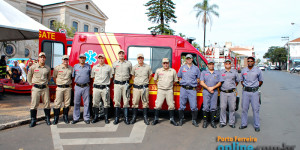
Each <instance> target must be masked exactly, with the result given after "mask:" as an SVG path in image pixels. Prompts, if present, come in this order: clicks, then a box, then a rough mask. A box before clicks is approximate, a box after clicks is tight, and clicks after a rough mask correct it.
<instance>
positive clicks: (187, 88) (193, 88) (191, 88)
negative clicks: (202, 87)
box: [181, 85, 196, 90]
mask: <svg viewBox="0 0 300 150" xmlns="http://www.w3.org/2000/svg"><path fill="white" fill-rule="evenodd" d="M181 87H183V88H185V89H186V90H196V87H192V86H186V85H181Z"/></svg>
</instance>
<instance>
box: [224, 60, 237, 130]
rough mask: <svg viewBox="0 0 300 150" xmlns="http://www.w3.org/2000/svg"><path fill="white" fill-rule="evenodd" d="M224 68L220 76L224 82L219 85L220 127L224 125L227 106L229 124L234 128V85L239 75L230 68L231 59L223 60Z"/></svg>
mask: <svg viewBox="0 0 300 150" xmlns="http://www.w3.org/2000/svg"><path fill="white" fill-rule="evenodd" d="M224 66H225V69H223V70H221V77H222V78H223V80H224V82H223V83H222V85H221V93H220V107H221V112H220V128H223V127H224V126H226V109H227V104H228V106H229V109H228V110H229V126H230V127H231V128H235V107H236V106H235V105H236V86H237V85H238V83H239V75H238V72H237V71H236V70H235V69H232V68H231V60H230V59H227V60H225V62H224Z"/></svg>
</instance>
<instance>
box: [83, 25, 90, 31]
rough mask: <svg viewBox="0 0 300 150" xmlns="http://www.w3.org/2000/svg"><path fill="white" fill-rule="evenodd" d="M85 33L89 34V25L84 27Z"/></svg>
mask: <svg viewBox="0 0 300 150" xmlns="http://www.w3.org/2000/svg"><path fill="white" fill-rule="evenodd" d="M83 32H89V26H88V25H86V24H85V25H84V26H83Z"/></svg>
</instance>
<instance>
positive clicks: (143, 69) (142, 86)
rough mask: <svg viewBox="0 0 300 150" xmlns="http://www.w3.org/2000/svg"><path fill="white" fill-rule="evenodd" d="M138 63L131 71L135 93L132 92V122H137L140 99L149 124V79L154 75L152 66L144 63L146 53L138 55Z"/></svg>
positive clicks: (146, 122)
mask: <svg viewBox="0 0 300 150" xmlns="http://www.w3.org/2000/svg"><path fill="white" fill-rule="evenodd" d="M137 61H138V64H136V65H135V66H134V67H133V68H132V71H131V75H132V80H133V94H132V106H131V107H132V111H133V115H132V120H131V121H130V123H131V124H134V123H135V122H136V117H137V110H138V108H139V103H140V99H141V101H142V103H143V116H144V123H145V124H146V125H149V120H148V110H149V88H148V85H149V81H150V79H151V77H152V70H151V67H150V66H149V65H148V64H146V63H144V55H143V54H138V55H137Z"/></svg>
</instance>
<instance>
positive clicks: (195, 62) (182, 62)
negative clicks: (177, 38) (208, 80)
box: [181, 53, 198, 66]
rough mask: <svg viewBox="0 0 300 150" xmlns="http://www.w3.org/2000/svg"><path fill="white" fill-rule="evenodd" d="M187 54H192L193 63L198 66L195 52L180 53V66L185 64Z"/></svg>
mask: <svg viewBox="0 0 300 150" xmlns="http://www.w3.org/2000/svg"><path fill="white" fill-rule="evenodd" d="M187 54H191V55H192V56H193V64H194V65H195V66H198V62H197V55H196V54H193V53H182V54H181V66H183V65H185V56H186V55H187Z"/></svg>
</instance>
